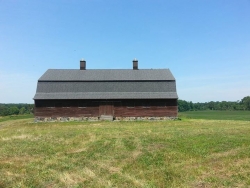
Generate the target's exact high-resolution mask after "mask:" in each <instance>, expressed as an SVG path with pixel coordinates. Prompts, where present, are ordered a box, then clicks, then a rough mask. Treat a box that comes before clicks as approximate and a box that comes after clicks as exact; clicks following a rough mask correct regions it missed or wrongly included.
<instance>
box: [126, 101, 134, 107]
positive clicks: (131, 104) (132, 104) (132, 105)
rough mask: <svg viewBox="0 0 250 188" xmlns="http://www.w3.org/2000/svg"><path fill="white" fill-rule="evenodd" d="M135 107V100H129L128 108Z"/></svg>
mask: <svg viewBox="0 0 250 188" xmlns="http://www.w3.org/2000/svg"><path fill="white" fill-rule="evenodd" d="M134 107H135V103H134V101H128V102H127V108H134Z"/></svg>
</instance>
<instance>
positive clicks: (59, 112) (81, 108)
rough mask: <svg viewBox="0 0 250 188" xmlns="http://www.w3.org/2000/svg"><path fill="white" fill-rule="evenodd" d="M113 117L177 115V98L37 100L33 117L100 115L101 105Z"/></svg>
mask: <svg viewBox="0 0 250 188" xmlns="http://www.w3.org/2000/svg"><path fill="white" fill-rule="evenodd" d="M105 104H106V105H107V106H109V107H112V108H111V109H112V111H113V114H112V115H113V116H114V117H177V111H178V107H177V100H176V99H171V100H167V99H164V100H159V99H155V100H113V101H104V100H37V101H35V111H34V113H35V117H100V115H102V114H101V113H102V112H101V111H102V110H103V105H105Z"/></svg>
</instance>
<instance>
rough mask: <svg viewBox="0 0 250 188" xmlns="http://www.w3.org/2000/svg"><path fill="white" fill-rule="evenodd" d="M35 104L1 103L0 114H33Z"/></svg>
mask: <svg viewBox="0 0 250 188" xmlns="http://www.w3.org/2000/svg"><path fill="white" fill-rule="evenodd" d="M33 109H34V104H1V103H0V116H8V115H19V114H31V113H33Z"/></svg>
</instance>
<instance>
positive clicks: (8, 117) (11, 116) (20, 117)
mask: <svg viewBox="0 0 250 188" xmlns="http://www.w3.org/2000/svg"><path fill="white" fill-rule="evenodd" d="M27 118H34V115H33V114H24V115H10V116H0V122H3V121H9V120H17V119H27Z"/></svg>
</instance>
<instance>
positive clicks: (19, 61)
mask: <svg viewBox="0 0 250 188" xmlns="http://www.w3.org/2000/svg"><path fill="white" fill-rule="evenodd" d="M82 58H84V59H85V60H86V62H87V65H86V66H87V69H132V60H133V59H134V58H136V59H138V61H139V69H149V68H153V69H158V68H161V69H162V68H169V69H170V70H171V72H172V73H173V75H174V77H175V79H176V84H177V92H178V96H179V99H182V100H186V101H192V102H209V101H238V100H241V99H242V98H244V97H245V96H249V95H250V0H167V1H166V0H72V1H69V0H53V1H51V0H43V1H38V0H34V1H33V0H8V1H6V0H0V103H33V97H34V95H35V92H36V85H37V80H38V79H39V78H40V77H41V76H42V74H43V73H44V72H45V71H46V70H47V69H79V61H80V59H82Z"/></svg>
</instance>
